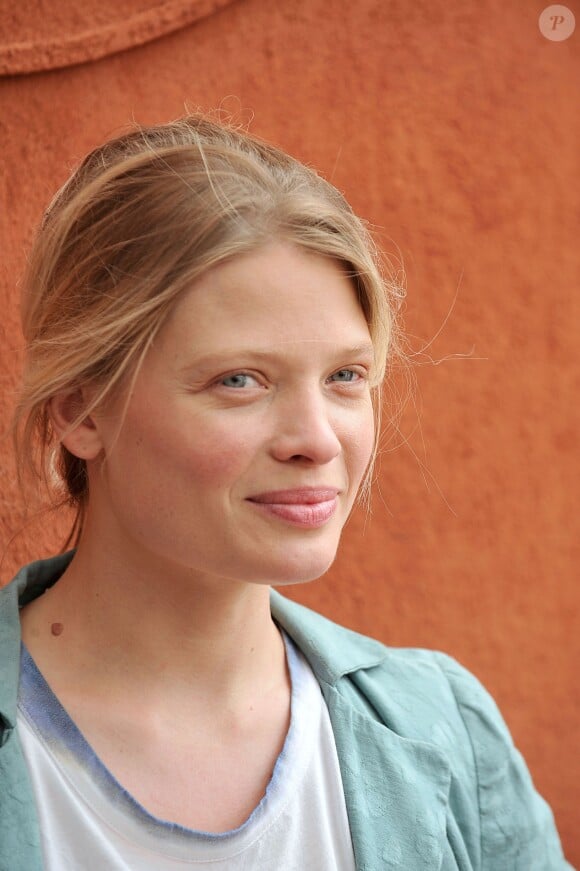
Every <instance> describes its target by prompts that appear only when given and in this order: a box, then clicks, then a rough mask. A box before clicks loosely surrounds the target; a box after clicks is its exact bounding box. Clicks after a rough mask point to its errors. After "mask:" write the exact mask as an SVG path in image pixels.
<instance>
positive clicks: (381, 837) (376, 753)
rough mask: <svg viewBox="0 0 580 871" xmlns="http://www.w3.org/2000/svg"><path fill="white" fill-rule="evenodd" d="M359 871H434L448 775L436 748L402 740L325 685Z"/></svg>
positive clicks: (442, 843) (438, 857) (438, 864)
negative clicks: (410, 870) (387, 870)
mask: <svg viewBox="0 0 580 871" xmlns="http://www.w3.org/2000/svg"><path fill="white" fill-rule="evenodd" d="M322 690H323V693H324V696H325V699H326V703H327V705H328V710H329V713H330V718H331V721H332V726H333V732H334V737H335V742H336V749H337V752H338V758H339V762H340V768H341V773H342V782H343V787H344V795H345V800H346V806H347V811H348V817H349V822H350V827H351V834H352V840H353V847H354V853H355V858H356V865H357V869H358V871H386V869H389V871H395V869H397V871H409V869H413V871H436V869H438V868H440V867H441V863H442V860H443V850H444V846H445V842H446V813H447V803H448V795H449V786H450V782H451V774H450V771H449V765H448V763H447V760H446V759H445V756H444V754H443V753H442V752H441V751H440V750H438V748H436V747H435V746H433V745H430V744H427V743H424V742H421V741H414V740H409V739H406V738H401V737H400V736H399V735H397V734H396V733H395V732H392V731H391V730H390V729H388V728H387V727H386V726H383V725H382V724H381V723H378V722H377V721H376V720H373V719H372V718H371V717H369V716H368V715H367V714H366V713H364V714H363V713H361V712H360V711H358V710H357V709H356V708H355V707H354V706H353V705H352V704H351V703H350V702H349V701H347V700H346V699H344V698H343V697H342V695H341V694H340V693H339V692H338V690H337V689H335V688H334V687H331V686H328V685H326V686H325V685H322Z"/></svg>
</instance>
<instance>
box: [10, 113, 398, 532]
mask: <svg viewBox="0 0 580 871" xmlns="http://www.w3.org/2000/svg"><path fill="white" fill-rule="evenodd" d="M274 239H277V240H288V241H290V242H292V243H293V244H295V245H298V246H301V247H303V248H307V249H310V250H312V251H314V252H318V253H319V254H323V255H327V256H330V257H332V258H334V259H336V260H337V261H340V262H341V263H342V264H344V265H345V266H346V268H347V270H348V273H349V275H350V276H351V278H352V281H353V283H354V286H355V288H356V290H357V293H358V297H359V300H360V304H361V306H362V309H363V311H364V314H365V317H366V319H367V322H368V325H369V330H370V333H371V337H372V340H373V344H374V348H375V357H376V371H375V373H374V375H375V378H374V383H375V385H378V384H379V383H380V382H381V380H382V377H383V375H384V372H385V366H386V362H387V357H388V354H389V350H391V351H392V350H393V346H394V345H395V344H396V331H395V324H396V320H395V314H396V309H397V305H398V302H399V300H400V297H401V295H402V291H401V288H400V287H399V286H398V285H397V283H396V282H395V281H394V279H385V278H384V277H383V276H382V275H381V270H380V267H379V260H378V255H377V252H376V249H375V246H374V244H373V241H372V239H371V237H370V235H369V233H368V231H367V229H366V228H365V226H364V224H363V223H362V221H361V220H360V219H359V218H357V217H356V216H355V215H354V214H353V212H352V209H351V208H350V206H349V205H348V203H347V202H346V200H345V199H344V197H343V196H342V195H341V194H340V193H339V191H338V190H336V188H334V187H333V186H332V185H331V184H329V183H328V182H326V181H325V180H324V179H322V178H321V177H320V176H319V175H317V174H316V173H315V172H314V171H313V170H311V169H310V168H308V167H306V166H304V165H303V164H301V163H300V162H298V161H297V160H294V159H293V158H291V157H289V156H288V155H287V154H285V153H284V152H282V151H280V150H279V149H277V148H275V147H273V146H270V145H267V144H265V143H263V142H261V141H260V140H258V139H256V138H255V137H253V136H251V135H249V134H248V133H247V132H245V131H241V130H238V129H236V128H234V127H232V126H227V125H225V124H223V123H218V122H215V121H212V120H209V119H208V118H207V117H205V116H202V115H189V116H187V117H185V118H182V119H179V120H178V121H175V122H172V123H169V124H163V125H159V126H153V127H145V128H139V129H135V130H132V131H131V132H129V133H127V134H125V135H122V136H120V137H118V138H115V139H112V140H110V141H108V142H106V143H105V144H104V145H102V146H100V147H99V148H96V149H95V150H94V151H92V152H91V153H90V154H89V155H88V156H87V157H86V158H85V159H84V161H83V162H82V163H81V164H80V166H79V167H78V169H77V170H76V171H75V172H74V173H73V175H72V176H71V177H70V179H69V180H68V182H67V183H66V184H65V185H64V187H63V188H62V189H61V190H60V191H59V192H58V193H57V195H56V196H55V198H54V200H53V201H52V203H51V205H50V206H49V208H48V210H47V212H46V215H45V218H44V221H43V223H42V226H41V228H40V230H39V232H38V234H37V237H36V239H35V242H34V245H33V249H32V252H31V255H30V259H29V264H28V269H27V273H26V275H25V279H24V285H23V295H22V324H23V332H24V337H25V340H26V357H25V368H24V378H23V387H22V392H21V397H20V402H19V404H18V407H17V409H16V414H15V433H16V445H17V453H18V461H19V470H20V473H21V478H22V474H23V472H24V470H25V469H28V470H32V471H33V472H34V474H35V476H36V478H37V479H38V478H40V480H41V481H44V483H46V484H47V485H48V486H49V489H50V490H51V491H52V494H53V499H54V494H55V486H54V485H55V483H57V487H56V490H60V497H61V498H60V501H59V504H63V503H67V502H68V503H69V504H71V505H72V506H74V507H75V508H76V510H77V521H76V524H75V530H76V537H77V538H78V534H80V530H81V527H82V519H83V515H84V510H85V508H86V503H87V499H88V478H87V474H86V466H85V462H84V460H82V459H79V458H78V457H75V456H73V455H72V454H71V453H70V452H69V451H68V450H67V449H66V448H65V447H64V445H62V444H60V443H59V441H58V439H57V438H56V435H55V433H54V431H53V428H52V426H51V419H50V414H49V402H50V400H51V398H52V397H53V396H55V394H57V393H59V392H62V391H71V392H72V391H75V390H77V389H79V388H82V387H86V386H87V385H90V386H91V388H92V391H93V393H92V396H93V398H92V401H91V404H90V406H89V407H85V408H84V409H83V410H82V413H81V414H80V416H79V421H80V420H81V419H82V418H84V417H85V416H87V415H90V413H91V411H92V410H94V409H95V408H96V407H98V406H99V405H101V404H102V403H104V402H105V401H106V399H107V398H108V397H110V396H112V395H113V394H114V392H115V390H117V389H120V388H121V387H122V386H123V385H125V384H126V383H127V381H128V379H129V378H130V377H131V375H132V374H135V373H136V371H138V367H139V364H140V361H141V360H142V359H143V358H144V356H145V354H146V352H147V350H148V348H149V347H150V345H151V342H152V341H153V339H154V337H155V335H156V333H157V332H158V331H159V329H160V328H161V326H162V325H163V323H164V321H165V319H166V318H167V316H168V314H169V312H170V310H171V309H172V307H173V306H174V305H175V303H176V301H177V300H178V299H179V298H180V296H181V294H182V293H183V292H184V291H186V290H187V289H189V288H190V287H191V284H192V282H193V281H195V279H196V278H198V277H199V276H200V275H202V274H203V273H204V272H205V271H206V270H208V269H210V268H211V267H212V266H215V265H216V264H218V263H221V262H223V261H225V260H228V259H230V258H232V257H235V256H236V255H239V254H242V253H245V252H248V251H251V250H254V249H256V248H258V247H259V246H260V245H262V244H265V243H267V242H268V241H270V240H274ZM55 473H56V475H55ZM73 532H74V530H73ZM71 537H72V534H71Z"/></svg>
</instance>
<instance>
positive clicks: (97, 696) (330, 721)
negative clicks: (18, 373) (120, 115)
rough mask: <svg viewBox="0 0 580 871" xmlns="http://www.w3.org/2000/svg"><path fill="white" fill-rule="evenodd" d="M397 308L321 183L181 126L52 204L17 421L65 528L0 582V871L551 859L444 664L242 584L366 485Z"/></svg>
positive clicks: (538, 804)
mask: <svg viewBox="0 0 580 871" xmlns="http://www.w3.org/2000/svg"><path fill="white" fill-rule="evenodd" d="M397 301H398V290H397V287H396V286H395V285H394V284H393V283H392V282H390V281H387V280H385V279H384V278H382V277H381V273H380V270H379V268H378V265H377V257H376V253H375V252H374V250H373V246H372V243H371V241H370V239H369V237H368V234H367V232H366V231H365V229H364V226H363V224H362V223H361V221H360V220H359V219H358V218H356V217H355V216H354V215H353V213H352V211H351V209H350V208H349V206H348V205H347V203H346V202H345V201H344V199H343V197H342V196H341V195H340V194H339V193H338V192H337V191H336V190H335V189H334V188H333V187H332V186H331V185H329V184H328V183H326V182H325V181H323V180H322V179H321V178H320V177H318V176H317V175H316V174H315V173H314V172H313V171H311V170H310V169H307V168H305V167H304V166H302V165H301V164H299V163H298V162H296V161H294V160H293V159H291V158H290V157H288V156H287V155H285V154H283V153H281V152H280V151H278V150H276V149H275V148H272V147H270V146H268V145H266V144H263V143H261V142H259V141H257V140H255V139H254V138H252V137H250V136H249V135H247V134H246V133H243V132H240V131H237V130H234V129H231V128H228V127H227V126H224V125H221V124H218V123H213V122H211V121H208V120H206V119H204V118H201V117H197V116H191V117H187V118H184V119H182V120H180V121H178V122H176V123H173V124H167V125H162V126H159V127H152V128H147V129H142V130H138V131H133V132H131V133H129V134H127V135H125V136H122V137H120V138H118V139H116V140H114V141H111V142H108V143H106V144H105V145H103V146H102V147H101V148H99V149H97V150H96V151H95V152H93V153H92V154H90V155H89V156H88V157H87V158H86V160H85V161H84V162H83V164H82V165H81V166H80V167H79V169H78V170H77V171H76V172H75V173H74V175H73V176H72V178H71V179H70V180H69V182H68V183H67V184H66V185H65V187H64V188H63V189H62V190H61V191H60V192H59V194H58V195H57V196H56V198H55V200H54V201H53V203H52V204H51V206H50V208H49V210H48V212H47V214H46V217H45V220H44V223H43V226H42V228H41V229H40V231H39V234H38V237H37V239H36V242H35V246H34V249H33V252H32V255H31V259H30V266H29V270H28V275H27V277H26V282H25V287H24V294H23V328H24V334H25V337H26V341H27V349H28V350H27V358H26V368H25V373H24V383H23V388H22V396H21V401H20V404H19V407H18V410H17V416H16V425H17V432H18V450H19V455H20V462H21V466H22V469H23V471H24V470H25V467H26V466H29V467H31V468H32V470H33V471H36V473H37V474H38V473H40V474H41V475H43V476H44V477H45V479H46V480H47V482H48V484H49V486H52V487H53V489H54V488H55V487H56V489H57V490H58V487H59V483H58V482H60V485H61V486H62V488H64V500H65V501H67V502H69V503H70V504H72V505H73V506H74V507H75V508H76V518H77V519H76V523H75V527H74V530H73V533H72V539H71V543H72V544H73V545H74V547H73V549H72V550H70V551H69V552H67V553H65V554H63V555H60V556H56V557H54V558H52V559H49V560H43V561H39V562H36V563H33V564H32V565H30V566H27V567H25V568H23V569H22V571H21V572H20V573H19V575H18V576H17V577H16V578H15V579H14V581H13V582H12V583H11V584H9V585H8V586H7V587H6V588H5V589H3V590H2V592H1V594H0V621H1V622H0V626H1V641H0V645H1V648H0V669H1V675H0V676H1V683H0V687H1V689H0V723H1V732H2V738H1V739H0V744H1V745H2V746H1V748H0V780H1V783H0V869H3V871H40V869H48V871H64V869H84V868H86V869H91V871H93V869H103V871H105V869H107V871H121V869H123V871H126V869H139V871H166V869H167V871H169V869H183V868H196V869H212V871H222V869H228V871H230V869H231V871H237V869H271V871H289V869H300V871H307V869H308V871H310V869H311V871H331V869H332V871H335V869H340V871H352V869H361V871H362V869H365V871H370V869H373V871H379V869H401V871H434V869H441V871H452V869H460V871H476V869H481V871H484V869H485V871H490V869H494V871H510V869H514V871H516V869H519V871H534V869H535V871H550V869H553V871H557V869H564V868H566V867H569V866H568V865H567V863H566V862H565V860H564V858H563V856H562V852H561V848H560V845H559V840H558V835H557V833H556V830H555V828H554V823H553V818H552V814H551V812H550V810H549V808H548V807H547V805H546V804H545V803H544V801H543V800H542V799H541V798H540V797H539V796H538V795H537V793H536V792H535V791H534V788H533V786H532V783H531V781H530V777H529V774H528V772H527V769H526V767H525V764H524V762H523V760H522V759H521V757H520V756H519V754H518V753H517V751H516V750H515V749H514V747H513V745H512V742H511V739H510V737H509V734H508V732H507V730H506V727H505V725H504V724H503V721H502V719H501V717H500V715H499V713H498V711H497V709H496V707H495V706H494V703H493V701H492V700H491V699H490V697H489V696H488V695H487V694H486V693H485V691H484V690H483V689H482V687H481V686H480V685H479V684H478V682H477V681H476V679H475V678H473V677H472V676H471V675H470V674H469V673H467V672H466V671H465V670H463V669H462V668H461V667H460V666H459V665H458V664H457V663H456V662H455V661H453V660H452V659H450V658H449V657H447V656H445V655H443V654H439V653H432V652H428V651H423V650H397V649H389V648H386V647H384V646H383V645H381V644H379V643H378V642H376V641H373V640H371V639H369V638H364V637H362V636H359V635H357V634H355V633H353V632H350V631H349V630H347V629H344V628H341V627H339V626H336V625H334V624H332V623H330V622H329V621H327V620H325V619H324V618H323V617H321V616H319V615H317V614H315V613H313V612H311V611H308V610H307V609H305V608H303V607H301V606H299V605H297V604H294V603H292V602H290V601H289V600H287V599H285V598H284V597H283V595H281V594H280V593H279V592H277V591H276V592H275V591H273V590H272V588H273V587H274V588H283V586H284V584H288V583H297V582H306V581H311V580H313V579H315V578H318V577H319V576H320V575H321V574H323V573H324V572H325V571H326V569H327V568H328V567H329V566H330V564H331V563H332V561H333V559H334V557H335V554H336V550H337V547H338V543H339V539H340V534H341V531H342V528H343V526H344V524H345V522H346V520H347V518H348V516H349V513H350V511H351V509H352V506H353V504H354V501H355V499H356V498H357V494H359V492H360V490H361V488H362V489H363V490H364V489H365V488H366V487H367V486H368V481H369V475H370V469H371V466H372V459H373V455H374V451H375V445H376V434H377V409H378V399H377V394H378V390H379V387H380V384H381V381H382V379H383V376H384V373H385V369H386V367H387V365H388V361H389V359H390V355H393V354H395V353H396V350H397V348H396V346H397V330H396V321H395V314H396V307H397ZM55 481H56V484H55ZM19 608H20V612H19ZM20 628H21V637H22V646H21V643H20Z"/></svg>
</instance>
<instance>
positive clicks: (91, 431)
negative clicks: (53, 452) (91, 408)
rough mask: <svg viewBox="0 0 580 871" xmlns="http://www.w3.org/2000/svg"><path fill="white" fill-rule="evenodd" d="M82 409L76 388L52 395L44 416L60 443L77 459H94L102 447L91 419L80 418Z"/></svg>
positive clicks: (82, 399) (84, 403)
mask: <svg viewBox="0 0 580 871" xmlns="http://www.w3.org/2000/svg"><path fill="white" fill-rule="evenodd" d="M86 406H87V399H86V396H85V394H84V392H83V390H82V389H81V388H78V389H77V390H71V391H68V392H63V393H57V394H56V395H55V396H53V397H52V399H51V400H50V401H49V403H48V413H49V415H50V420H51V423H52V426H53V428H54V431H55V433H56V434H57V436H58V438H59V440H60V442H61V444H63V445H64V446H65V448H66V449H67V450H68V451H70V453H71V454H73V455H74V456H75V457H78V458H79V459H81V460H94V459H95V457H97V456H98V455H99V454H100V452H101V450H102V448H103V444H102V441H101V436H100V433H99V431H98V429H97V427H96V426H95V422H94V420H93V418H92V417H90V416H87V417H81V415H82V412H83V408H85V407H86ZM79 418H80V422H79Z"/></svg>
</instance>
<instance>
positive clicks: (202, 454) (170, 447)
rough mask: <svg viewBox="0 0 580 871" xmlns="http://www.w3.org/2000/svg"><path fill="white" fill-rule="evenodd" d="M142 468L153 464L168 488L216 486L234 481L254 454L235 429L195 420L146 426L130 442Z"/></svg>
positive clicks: (247, 442) (250, 445)
mask: <svg viewBox="0 0 580 871" xmlns="http://www.w3.org/2000/svg"><path fill="white" fill-rule="evenodd" d="M134 444H135V447H136V449H137V451H138V452H139V453H140V454H141V457H142V462H143V464H144V465H149V466H151V464H152V465H153V468H157V470H158V471H159V473H160V476H164V475H166V476H167V478H168V480H170V481H172V482H173V483H172V486H180V485H181V486H184V485H185V486H189V485H190V484H192V483H194V484H195V485H196V486H199V487H205V486H207V487H218V486H220V485H221V484H227V483H230V482H232V481H233V480H235V478H236V476H238V475H240V474H241V473H242V472H243V471H244V469H245V468H246V467H247V465H248V463H249V462H250V460H251V457H252V456H253V453H254V451H255V445H253V444H252V442H251V439H250V438H248V437H245V436H244V434H243V432H240V431H239V428H236V427H235V426H232V425H231V423H230V422H228V425H226V424H225V423H223V424H222V425H220V424H219V422H216V421H212V422H211V424H210V423H209V422H208V421H205V420H199V419H196V420H194V421H187V422H186V423H184V424H183V425H174V426H173V427H171V428H168V427H167V426H164V427H160V428H157V427H148V428H147V429H146V430H142V431H141V432H140V433H139V434H138V435H137V436H136V438H135V440H134Z"/></svg>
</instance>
